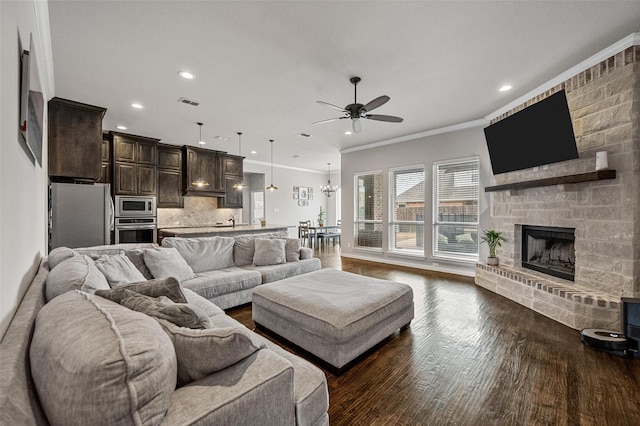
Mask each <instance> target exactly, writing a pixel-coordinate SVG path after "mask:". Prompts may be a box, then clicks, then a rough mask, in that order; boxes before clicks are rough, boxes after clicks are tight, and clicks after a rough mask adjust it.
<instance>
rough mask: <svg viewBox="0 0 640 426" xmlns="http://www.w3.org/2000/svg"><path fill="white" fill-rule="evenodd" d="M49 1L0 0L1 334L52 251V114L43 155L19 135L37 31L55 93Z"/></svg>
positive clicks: (47, 86) (45, 75) (44, 70)
mask: <svg viewBox="0 0 640 426" xmlns="http://www.w3.org/2000/svg"><path fill="white" fill-rule="evenodd" d="M47 7H48V5H47V2H46V1H0V22H1V24H0V34H2V37H1V40H0V43H1V46H2V49H1V50H0V52H1V55H2V56H1V59H0V123H1V129H2V130H1V133H0V135H1V136H0V137H1V140H0V336H4V333H5V331H6V329H7V327H8V326H9V322H10V321H11V318H12V317H13V314H14V313H15V310H16V308H17V306H18V304H19V303H20V300H22V297H23V296H24V292H25V291H26V288H27V286H28V284H29V282H30V281H31V279H32V278H33V276H34V274H35V272H36V270H37V266H38V263H39V259H40V257H41V256H43V255H45V254H46V252H47V235H46V233H47V226H46V221H47V202H46V201H47V183H48V179H47V164H48V162H47V143H46V133H47V132H46V128H47V117H46V109H45V123H44V132H43V133H44V137H45V141H44V143H43V160H42V163H43V164H42V166H40V165H39V164H37V162H35V161H34V160H33V159H32V158H31V155H30V154H28V153H27V151H26V148H24V147H23V146H22V145H21V143H20V140H19V136H18V121H19V105H20V95H19V92H20V53H21V49H26V50H28V49H29V34H30V33H31V34H33V37H34V43H35V44H36V55H37V56H38V65H39V72H40V81H41V84H42V86H43V92H44V98H45V101H47V100H49V99H50V98H51V97H52V96H53V84H52V81H53V75H52V74H53V72H52V71H51V67H50V59H51V43H50V41H49V39H50V32H49V24H48V22H49V18H48V9H47Z"/></svg>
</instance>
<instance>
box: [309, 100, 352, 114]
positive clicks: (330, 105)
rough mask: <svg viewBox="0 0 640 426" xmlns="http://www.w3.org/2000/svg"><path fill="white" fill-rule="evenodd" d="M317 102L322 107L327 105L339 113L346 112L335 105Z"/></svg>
mask: <svg viewBox="0 0 640 426" xmlns="http://www.w3.org/2000/svg"><path fill="white" fill-rule="evenodd" d="M316 102H317V103H319V104H322V105H326V106H328V107H329V108H333V109H335V110H337V111H340V112H345V110H344V108H341V107H339V106H337V105H334V104H330V103H329V102H324V101H316Z"/></svg>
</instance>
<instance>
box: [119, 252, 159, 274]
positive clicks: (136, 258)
mask: <svg viewBox="0 0 640 426" xmlns="http://www.w3.org/2000/svg"><path fill="white" fill-rule="evenodd" d="M124 254H125V255H126V256H127V257H128V258H129V260H130V261H131V263H133V265H134V266H135V267H136V268H138V271H140V272H141V273H142V275H143V276H144V278H145V279H146V280H151V279H153V274H152V273H151V271H150V270H149V268H147V265H146V264H145V263H144V249H141V248H134V249H129V250H125V252H124Z"/></svg>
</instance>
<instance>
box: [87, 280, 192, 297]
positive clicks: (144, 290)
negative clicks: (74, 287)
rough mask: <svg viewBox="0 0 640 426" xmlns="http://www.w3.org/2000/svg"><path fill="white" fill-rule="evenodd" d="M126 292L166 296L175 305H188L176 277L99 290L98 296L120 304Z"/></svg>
mask: <svg viewBox="0 0 640 426" xmlns="http://www.w3.org/2000/svg"><path fill="white" fill-rule="evenodd" d="M125 290H131V291H135V292H136V293H140V294H144V295H145V296H149V297H160V296H166V297H168V298H169V299H171V300H172V301H174V302H175V303H187V299H186V297H185V295H184V293H183V292H182V288H181V287H180V283H179V282H178V280H176V279H175V278H174V277H167V278H159V279H154V280H148V281H141V282H138V283H131V284H126V285H121V286H118V287H115V288H112V289H109V290H98V291H96V294H97V295H98V296H100V297H104V298H105V299H109V300H111V301H112V302H115V303H120V301H121V300H122V299H124V298H125V297H126V293H125Z"/></svg>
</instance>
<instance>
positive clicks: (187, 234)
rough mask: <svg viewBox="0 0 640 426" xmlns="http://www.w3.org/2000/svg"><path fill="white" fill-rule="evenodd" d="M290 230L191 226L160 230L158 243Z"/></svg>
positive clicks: (266, 226) (257, 226)
mask: <svg viewBox="0 0 640 426" xmlns="http://www.w3.org/2000/svg"><path fill="white" fill-rule="evenodd" d="M288 228H295V226H293V225H265V226H261V225H249V224H246V225H245V224H239V225H236V226H232V225H209V226H198V227H195V226H190V227H177V228H158V242H161V241H162V238H165V237H183V238H196V237H215V236H219V237H233V236H236V235H242V234H261V233H265V232H278V231H285V232H288Z"/></svg>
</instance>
